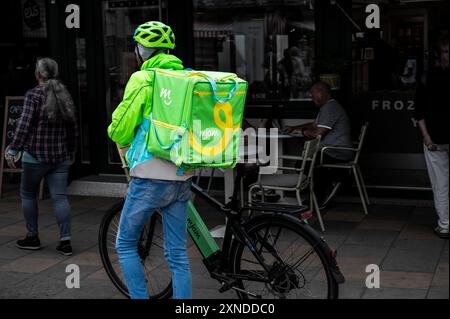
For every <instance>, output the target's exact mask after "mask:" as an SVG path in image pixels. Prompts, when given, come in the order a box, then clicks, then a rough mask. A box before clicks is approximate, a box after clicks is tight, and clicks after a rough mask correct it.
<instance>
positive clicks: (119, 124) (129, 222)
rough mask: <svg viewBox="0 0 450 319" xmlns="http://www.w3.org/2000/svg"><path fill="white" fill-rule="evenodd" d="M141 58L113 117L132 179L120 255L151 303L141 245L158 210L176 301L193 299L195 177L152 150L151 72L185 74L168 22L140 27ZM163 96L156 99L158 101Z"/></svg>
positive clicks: (135, 290)
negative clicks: (190, 242)
mask: <svg viewBox="0 0 450 319" xmlns="http://www.w3.org/2000/svg"><path fill="white" fill-rule="evenodd" d="M134 40H135V55H136V59H137V61H138V64H139V66H140V71H138V72H135V73H134V74H133V75H132V76H131V78H130V80H129V81H128V84H127V86H126V89H125V92H124V98H123V101H122V102H121V103H120V104H119V106H118V107H117V109H116V110H115V111H114V113H113V115H112V123H111V125H110V126H109V127H108V135H109V137H110V138H111V139H112V140H113V141H114V142H116V143H117V144H118V147H119V151H120V153H121V155H125V156H126V158H127V160H128V163H129V167H130V176H131V177H132V180H131V183H130V186H129V189H128V194H127V198H126V201H125V204H124V208H123V211H122V215H121V218H120V225H119V232H118V235H117V240H116V249H117V252H118V254H119V262H120V265H121V268H122V272H123V274H124V277H125V281H126V284H127V286H128V290H129V293H130V296H131V298H132V299H144V298H145V299H147V298H148V297H149V296H148V292H147V289H146V282H145V277H144V272H143V268H142V265H141V262H140V258H139V255H138V251H137V242H138V240H139V237H140V235H141V232H142V230H143V227H144V225H145V224H146V223H147V222H148V220H149V219H150V217H151V215H152V214H153V213H154V212H155V210H156V209H161V210H162V218H163V232H164V253H165V257H166V260H167V262H168V264H169V268H170V271H171V273H172V280H173V284H172V285H173V298H174V299H189V298H192V279H191V271H190V266H189V260H188V257H187V253H186V229H187V202H188V200H189V199H190V198H191V190H190V187H191V179H192V174H191V173H188V172H180V171H178V168H177V167H176V166H175V165H174V164H173V163H171V162H169V161H166V160H163V159H160V158H156V157H154V156H153V154H151V153H149V152H148V151H147V148H146V138H145V136H146V134H147V132H148V131H149V128H150V121H149V115H150V112H151V110H152V96H153V79H152V77H151V76H150V75H151V73H150V72H147V71H146V70H148V69H151V68H162V69H172V70H182V69H184V67H183V64H182V61H181V60H180V59H178V58H177V57H176V56H174V55H170V54H169V50H170V49H173V48H174V47H175V35H174V33H173V31H172V29H171V28H170V27H169V26H167V25H165V24H164V23H162V22H158V21H150V22H147V23H144V24H142V25H140V26H139V27H138V28H137V29H136V31H135V33H134ZM158 97H159V94H155V98H158Z"/></svg>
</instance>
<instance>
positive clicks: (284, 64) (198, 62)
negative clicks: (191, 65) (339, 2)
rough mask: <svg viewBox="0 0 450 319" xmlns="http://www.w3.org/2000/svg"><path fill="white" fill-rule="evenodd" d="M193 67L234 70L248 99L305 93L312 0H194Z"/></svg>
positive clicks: (311, 47) (311, 50) (311, 69)
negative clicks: (246, 84) (244, 82)
mask: <svg viewBox="0 0 450 319" xmlns="http://www.w3.org/2000/svg"><path fill="white" fill-rule="evenodd" d="M194 10H195V16H194V39H195V67H196V68H197V69H202V70H221V71H230V72H236V73H238V75H239V76H241V77H243V78H245V79H246V80H247V81H248V82H249V97H250V98H252V99H264V98H276V99H280V98H281V99H303V98H308V88H309V86H310V84H311V82H312V81H313V74H314V46H315V24H314V8H313V6H312V1H295V0H290V1H279V0H278V1H277V0H261V1H251V0H241V1H227V2H223V1H219V0H194Z"/></svg>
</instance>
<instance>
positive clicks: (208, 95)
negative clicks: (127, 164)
mask: <svg viewBox="0 0 450 319" xmlns="http://www.w3.org/2000/svg"><path fill="white" fill-rule="evenodd" d="M150 72H152V73H153V76H154V78H153V79H154V82H153V83H154V86H153V104H152V111H151V113H150V130H149V132H148V133H147V150H148V151H149V152H151V153H153V154H154V156H156V157H159V158H163V159H166V160H169V161H171V162H173V163H175V164H176V165H177V166H178V167H180V168H181V169H183V170H192V169H196V168H200V167H220V168H231V167H234V166H235V165H236V163H237V161H238V159H239V153H238V152H239V142H240V133H241V125H242V117H243V113H244V105H245V99H246V95H247V87H248V84H247V82H246V81H244V80H242V79H240V78H238V77H237V75H236V74H233V73H224V72H208V71H201V72H199V71H192V70H183V71H172V70H164V69H150Z"/></svg>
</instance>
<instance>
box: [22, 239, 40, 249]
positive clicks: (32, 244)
mask: <svg viewBox="0 0 450 319" xmlns="http://www.w3.org/2000/svg"><path fill="white" fill-rule="evenodd" d="M16 246H17V247H18V248H20V249H26V250H39V249H41V241H40V240H39V237H38V236H27V237H25V239H20V240H18V241H16Z"/></svg>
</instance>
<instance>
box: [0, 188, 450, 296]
mask: <svg viewBox="0 0 450 319" xmlns="http://www.w3.org/2000/svg"><path fill="white" fill-rule="evenodd" d="M16 193H17V192H11V193H8V194H6V195H5V196H4V197H3V198H2V199H0V298H87V299H96V298H102V299H104V298H124V297H123V296H122V295H121V294H120V293H119V292H118V291H117V290H116V288H115V287H114V286H113V284H112V283H111V282H110V280H109V279H108V277H107V275H106V273H105V271H104V270H103V267H102V264H101V260H100V256H99V253H98V245H97V234H98V227H99V224H100V221H101V218H102V216H103V215H104V213H105V211H106V210H107V209H108V208H109V207H110V206H111V205H113V204H114V202H115V201H117V200H115V199H110V198H87V197H71V198H70V202H71V205H72V214H73V226H72V228H73V248H74V255H73V256H71V257H64V256H61V255H58V254H57V253H56V252H55V247H56V244H57V241H58V227H57V225H56V220H55V218H54V216H53V213H52V203H51V201H50V200H49V199H45V200H43V201H41V202H40V204H39V207H40V218H39V226H40V238H41V242H42V244H43V246H44V247H43V249H42V250H40V251H36V252H30V251H24V250H19V249H17V248H16V247H15V241H16V240H17V239H19V238H21V237H23V236H24V234H25V225H24V220H23V217H22V213H21V206H20V199H19V197H18V196H17V195H15V194H16ZM198 207H199V211H200V213H201V214H202V216H203V217H204V218H205V220H206V221H207V224H208V227H211V228H212V227H214V226H216V225H219V224H221V223H223V218H222V217H221V216H220V215H219V214H218V213H216V212H214V211H210V209H208V208H207V207H206V206H205V205H202V204H201V203H200V204H199V205H198ZM324 221H325V226H326V228H327V231H326V233H325V234H324V237H325V238H326V240H327V241H328V243H329V244H330V246H331V247H332V248H337V249H338V262H339V264H340V267H341V269H342V272H343V273H344V275H345V276H346V279H347V282H346V283H345V284H344V285H341V286H340V298H355V299H360V298H363V299H367V298H370V299H372V298H375V299H390V298H402V299H410V298H413V299H424V298H430V299H448V298H449V246H448V240H442V239H439V238H437V237H436V236H435V235H434V234H433V227H434V223H435V213H434V211H433V209H432V208H417V207H410V206H395V205H372V206H371V207H370V214H369V215H368V216H365V215H364V213H363V212H362V209H361V207H360V205H357V204H342V203H339V204H336V205H335V206H334V207H332V208H331V209H329V210H328V211H327V212H326V214H325V216H324ZM313 226H315V227H317V225H316V224H313ZM189 255H190V259H191V268H192V272H193V286H194V289H193V294H194V298H198V299H207V298H236V296H235V294H233V293H231V292H227V293H225V294H220V293H219V292H218V288H219V285H218V283H217V282H216V281H214V280H212V279H211V278H210V277H209V275H208V274H207V273H206V269H205V267H204V266H203V263H202V261H201V258H200V256H199V254H198V252H196V250H195V249H194V247H192V246H191V247H190V248H189ZM68 264H77V265H79V267H80V271H81V287H80V289H67V288H66V285H65V282H66V277H67V275H68V274H67V273H66V272H65V270H66V266H67V265H68ZM369 264H376V265H379V266H380V269H381V276H380V284H381V288H380V289H368V288H366V284H365V282H366V277H367V275H368V273H366V266H367V265H369Z"/></svg>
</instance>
